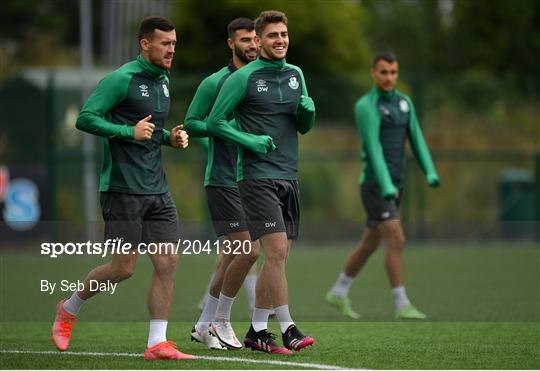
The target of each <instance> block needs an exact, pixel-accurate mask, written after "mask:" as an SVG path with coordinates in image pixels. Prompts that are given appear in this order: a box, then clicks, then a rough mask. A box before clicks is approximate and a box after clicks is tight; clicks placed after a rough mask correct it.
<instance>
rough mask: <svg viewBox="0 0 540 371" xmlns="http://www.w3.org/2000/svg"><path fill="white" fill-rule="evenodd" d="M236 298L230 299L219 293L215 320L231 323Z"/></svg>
mask: <svg viewBox="0 0 540 371" xmlns="http://www.w3.org/2000/svg"><path fill="white" fill-rule="evenodd" d="M234 299H235V298H234V297H232V298H230V297H228V296H226V295H223V293H222V292H220V293H219V302H218V305H217V309H216V314H215V315H214V319H215V320H216V321H218V320H226V321H230V319H231V309H232V305H233V303H234Z"/></svg>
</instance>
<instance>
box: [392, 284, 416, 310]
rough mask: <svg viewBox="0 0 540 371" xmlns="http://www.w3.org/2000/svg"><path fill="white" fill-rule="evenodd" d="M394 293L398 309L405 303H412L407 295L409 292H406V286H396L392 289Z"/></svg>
mask: <svg viewBox="0 0 540 371" xmlns="http://www.w3.org/2000/svg"><path fill="white" fill-rule="evenodd" d="M392 295H393V296H394V301H395V303H396V309H397V310H400V309H401V308H403V307H404V306H405V305H407V304H410V303H411V302H410V301H409V298H408V297H407V294H406V293H405V286H398V287H394V288H393V289H392Z"/></svg>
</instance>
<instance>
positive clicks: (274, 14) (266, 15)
mask: <svg viewBox="0 0 540 371" xmlns="http://www.w3.org/2000/svg"><path fill="white" fill-rule="evenodd" d="M287 22H288V20H287V16H286V15H285V13H283V12H280V11H279V10H265V11H263V12H261V14H260V15H259V17H258V18H257V19H256V20H255V33H256V34H257V36H262V33H263V30H264V28H265V27H266V26H267V25H269V24H271V23H285V26H287Z"/></svg>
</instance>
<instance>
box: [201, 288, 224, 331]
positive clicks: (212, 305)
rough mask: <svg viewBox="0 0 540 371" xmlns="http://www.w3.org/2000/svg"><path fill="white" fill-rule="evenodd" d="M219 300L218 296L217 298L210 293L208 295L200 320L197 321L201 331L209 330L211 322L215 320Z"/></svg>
mask: <svg viewBox="0 0 540 371" xmlns="http://www.w3.org/2000/svg"><path fill="white" fill-rule="evenodd" d="M218 301H219V300H218V298H215V297H213V296H212V295H210V294H208V295H207V298H206V303H205V304H204V308H203V311H202V312H201V316H200V317H199V321H197V328H198V329H199V330H200V331H202V332H205V331H207V330H208V327H210V322H212V321H213V320H214V316H215V315H216V308H217V306H218Z"/></svg>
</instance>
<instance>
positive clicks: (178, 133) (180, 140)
mask: <svg viewBox="0 0 540 371" xmlns="http://www.w3.org/2000/svg"><path fill="white" fill-rule="evenodd" d="M188 138H189V135H188V134H187V133H186V132H185V131H184V125H183V124H180V125H177V126H175V127H174V128H173V129H172V131H171V137H170V139H169V141H170V143H171V146H173V147H176V148H187V146H188V144H189V143H188Z"/></svg>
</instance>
